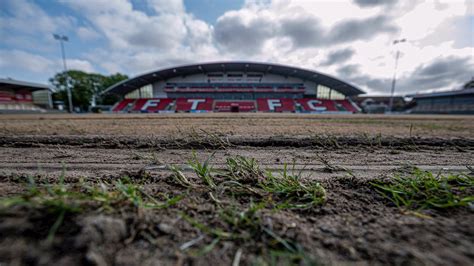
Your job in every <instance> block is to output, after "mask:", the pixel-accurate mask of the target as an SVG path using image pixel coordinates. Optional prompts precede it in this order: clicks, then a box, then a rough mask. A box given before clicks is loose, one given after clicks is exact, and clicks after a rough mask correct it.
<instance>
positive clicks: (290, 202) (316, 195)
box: [260, 164, 326, 209]
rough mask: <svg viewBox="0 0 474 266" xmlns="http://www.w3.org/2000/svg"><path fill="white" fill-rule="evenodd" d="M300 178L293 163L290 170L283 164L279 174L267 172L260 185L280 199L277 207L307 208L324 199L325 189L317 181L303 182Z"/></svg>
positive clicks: (318, 203)
mask: <svg viewBox="0 0 474 266" xmlns="http://www.w3.org/2000/svg"><path fill="white" fill-rule="evenodd" d="M300 179H301V171H300V172H298V173H296V172H295V169H294V165H293V168H292V170H291V172H290V170H288V165H287V164H285V165H284V168H283V170H282V171H281V172H280V174H279V176H276V175H274V174H273V173H271V172H268V174H267V177H266V179H265V180H264V181H263V182H261V183H260V185H261V187H262V188H263V189H264V190H265V191H267V192H269V193H271V194H273V195H275V196H276V197H277V199H278V200H279V201H280V203H279V204H278V205H277V208H283V209H285V208H289V209H307V208H311V207H313V206H316V205H321V204H323V203H324V202H325V201H326V190H325V189H324V187H323V186H322V185H321V184H320V183H319V182H310V183H307V184H305V183H302V182H301V181H300Z"/></svg>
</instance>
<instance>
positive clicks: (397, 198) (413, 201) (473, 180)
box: [371, 168, 474, 210]
mask: <svg viewBox="0 0 474 266" xmlns="http://www.w3.org/2000/svg"><path fill="white" fill-rule="evenodd" d="M371 184H372V186H373V187H374V188H375V190H376V191H377V192H378V193H379V194H380V195H382V196H383V197H384V198H387V199H388V200H390V201H391V202H393V203H394V204H395V205H396V206H398V207H405V208H407V209H414V210H423V209H445V208H455V207H463V206H468V205H469V204H472V203H473V202H474V195H473V191H474V177H472V176H469V175H465V174H448V175H438V176H434V175H433V174H432V173H431V172H427V171H423V170H420V169H418V168H415V169H414V170H413V172H412V173H411V174H410V175H404V176H399V175H397V176H395V177H394V178H393V179H392V180H390V181H388V182H382V181H375V182H371Z"/></svg>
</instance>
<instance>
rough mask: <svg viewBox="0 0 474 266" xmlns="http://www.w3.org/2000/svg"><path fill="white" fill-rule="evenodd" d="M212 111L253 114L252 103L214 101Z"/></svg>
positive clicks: (253, 105) (253, 104)
mask: <svg viewBox="0 0 474 266" xmlns="http://www.w3.org/2000/svg"><path fill="white" fill-rule="evenodd" d="M214 110H215V111H216V112H253V111H255V102H254V101H216V103H215V108H214Z"/></svg>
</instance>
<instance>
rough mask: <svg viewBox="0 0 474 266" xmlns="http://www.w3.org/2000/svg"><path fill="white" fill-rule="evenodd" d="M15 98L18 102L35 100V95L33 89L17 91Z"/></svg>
mask: <svg viewBox="0 0 474 266" xmlns="http://www.w3.org/2000/svg"><path fill="white" fill-rule="evenodd" d="M15 100H16V101H17V102H33V96H32V95H31V91H22V90H20V91H17V92H16V94H15Z"/></svg>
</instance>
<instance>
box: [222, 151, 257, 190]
mask: <svg viewBox="0 0 474 266" xmlns="http://www.w3.org/2000/svg"><path fill="white" fill-rule="evenodd" d="M226 166H227V168H226V169H225V170H224V171H223V174H222V176H223V177H226V178H228V179H232V180H235V181H239V182H243V183H250V184H256V183H258V181H259V180H260V179H262V177H263V175H264V173H263V171H262V170H261V169H260V166H259V165H258V162H257V160H255V159H254V158H247V157H244V156H240V155H237V156H235V157H229V158H227V159H226Z"/></svg>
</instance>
